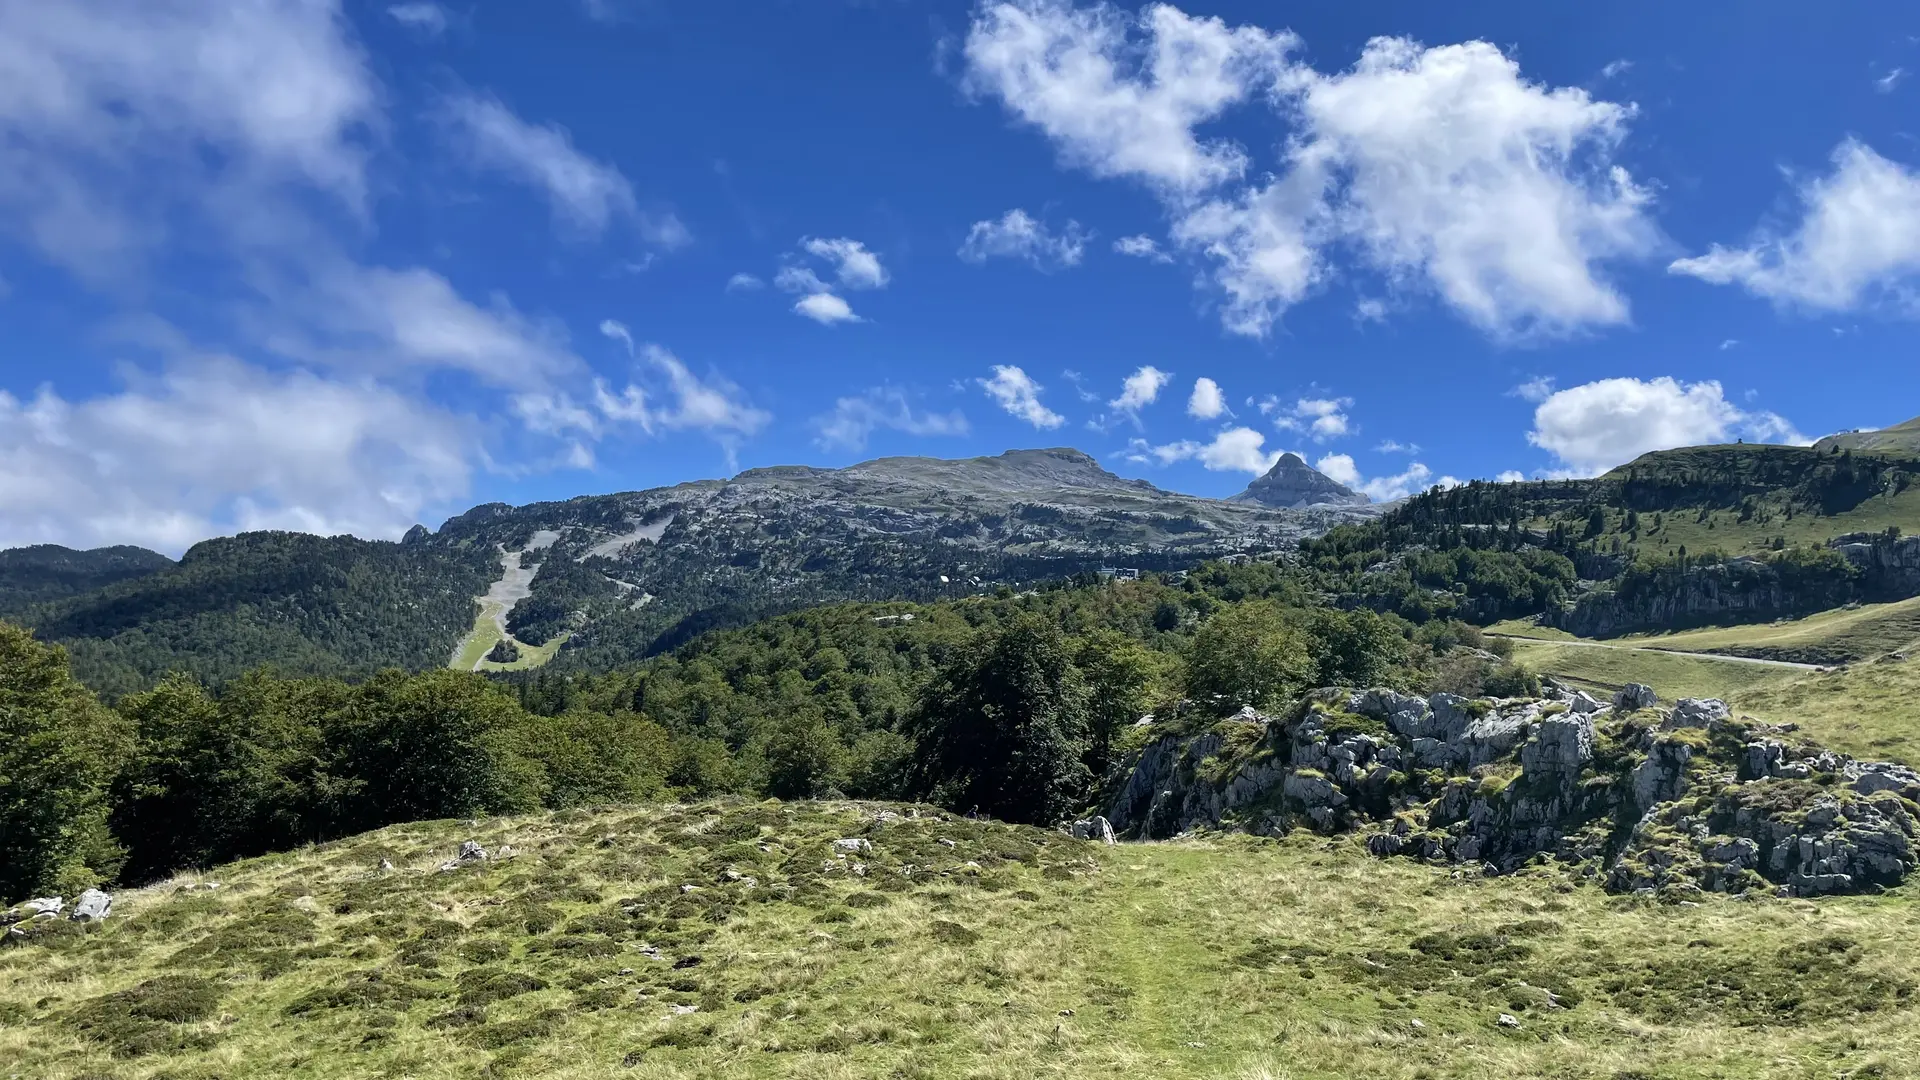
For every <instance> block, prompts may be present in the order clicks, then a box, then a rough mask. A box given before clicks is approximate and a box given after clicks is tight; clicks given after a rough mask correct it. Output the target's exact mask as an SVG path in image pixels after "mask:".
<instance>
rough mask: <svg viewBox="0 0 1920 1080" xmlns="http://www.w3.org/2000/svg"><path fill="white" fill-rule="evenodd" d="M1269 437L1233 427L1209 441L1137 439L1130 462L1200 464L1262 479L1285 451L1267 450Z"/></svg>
mask: <svg viewBox="0 0 1920 1080" xmlns="http://www.w3.org/2000/svg"><path fill="white" fill-rule="evenodd" d="M1266 441H1267V439H1266V436H1265V435H1262V434H1261V433H1260V432H1258V431H1255V430H1254V429H1252V428H1250V427H1232V428H1227V429H1226V430H1224V431H1221V432H1220V433H1219V434H1217V435H1215V436H1214V437H1213V439H1212V440H1211V441H1209V442H1196V441H1194V440H1192V439H1182V440H1180V441H1179V442H1171V443H1164V444H1162V445H1159V446H1155V445H1153V444H1151V443H1149V442H1147V440H1145V439H1134V440H1133V441H1132V442H1131V443H1129V444H1128V446H1127V452H1126V455H1125V456H1126V458H1127V460H1128V461H1132V462H1136V463H1138V464H1142V465H1148V464H1157V465H1172V464H1174V463H1175V462H1180V461H1198V462H1199V463H1200V464H1201V465H1202V466H1203V467H1205V468H1207V469H1208V470H1211V471H1213V472H1244V473H1252V474H1253V475H1255V476H1259V475H1261V474H1262V473H1265V472H1266V471H1267V470H1268V469H1271V468H1273V465H1274V463H1275V462H1277V461H1279V460H1280V455H1281V453H1282V451H1279V450H1268V449H1266Z"/></svg>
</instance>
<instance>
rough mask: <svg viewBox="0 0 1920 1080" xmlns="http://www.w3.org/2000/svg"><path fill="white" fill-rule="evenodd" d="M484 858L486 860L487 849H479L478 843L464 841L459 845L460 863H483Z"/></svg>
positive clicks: (475, 841)
mask: <svg viewBox="0 0 1920 1080" xmlns="http://www.w3.org/2000/svg"><path fill="white" fill-rule="evenodd" d="M486 858H487V849H486V848H483V847H481V846H480V842H479V841H477V840H466V841H462V842H461V844H460V861H461V862H485V861H486Z"/></svg>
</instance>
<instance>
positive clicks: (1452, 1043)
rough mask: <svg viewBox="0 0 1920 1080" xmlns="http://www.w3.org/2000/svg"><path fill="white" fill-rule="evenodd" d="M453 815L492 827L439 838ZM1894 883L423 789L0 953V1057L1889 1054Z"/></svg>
mask: <svg viewBox="0 0 1920 1080" xmlns="http://www.w3.org/2000/svg"><path fill="white" fill-rule="evenodd" d="M883 811H884V812H886V813H887V814H912V815H916V816H914V817H901V816H895V817H891V818H888V819H886V820H882V818H883ZM468 838H474V839H478V840H479V841H480V842H481V843H483V844H485V845H487V846H488V848H489V849H491V850H494V851H498V849H499V846H500V845H502V844H511V845H512V846H513V847H514V848H515V849H517V852H518V854H517V855H515V856H514V857H513V858H509V859H495V860H491V861H487V862H484V863H478V864H470V865H466V866H463V867H461V868H460V869H456V870H452V871H447V872H441V871H440V870H438V869H436V867H437V866H438V865H439V864H440V863H441V862H442V861H443V860H446V859H449V858H451V857H452V855H453V853H454V851H455V850H456V848H457V846H458V843H459V842H460V841H461V840H464V839H468ZM843 838H845V839H856V840H865V841H867V843H868V844H870V845H871V847H870V849H866V850H860V851H854V852H846V851H839V850H836V849H835V847H834V844H833V841H835V840H839V839H843ZM853 846H858V845H853ZM842 855H844V856H846V857H845V858H841V857H839V856H842ZM382 858H385V859H389V860H391V861H392V863H393V864H394V868H393V869H391V870H386V871H381V870H377V869H376V867H377V866H378V864H379V860H381V859H382ZM214 882H217V883H218V884H219V886H220V887H219V888H217V889H208V888H206V885H208V884H211V883H214ZM1917 899H1920V897H1916V895H1915V891H1914V887H1913V886H1908V887H1905V888H1902V889H1900V890H1895V891H1892V892H1889V893H1885V894H1882V895H1879V896H1872V897H1852V898H1845V899H1830V900H1822V901H1818V902H1814V901H1801V900H1776V899H1765V900H1760V901H1736V900H1732V899H1728V898H1724V897H1718V896H1709V897H1707V898H1705V899H1703V900H1702V902H1701V903H1700V904H1699V905H1697V906H1671V907H1670V906H1657V905H1654V904H1652V903H1651V902H1648V901H1643V900H1640V899H1636V898H1622V897H1614V896H1609V895H1607V894H1605V893H1603V892H1601V891H1600V890H1599V889H1598V888H1597V887H1595V886H1592V885H1576V884H1574V883H1573V882H1572V881H1571V880H1569V879H1567V878H1566V877H1565V876H1564V875H1563V874H1561V873H1560V872H1559V871H1558V870H1556V869H1552V868H1540V869H1537V870H1529V871H1525V872H1523V873H1521V874H1517V875H1512V876H1509V877H1504V878H1482V877H1479V876H1478V875H1470V874H1462V873H1457V872H1456V871H1455V870H1454V868H1452V867H1439V866H1428V865H1423V864H1419V863H1416V862H1413V861H1410V860H1376V859H1373V858H1371V857H1369V856H1367V855H1366V854H1364V851H1363V850H1362V848H1361V845H1360V843H1359V841H1358V840H1357V839H1354V838H1343V839H1337V840H1328V839H1325V838H1321V837H1315V836H1310V835H1305V834H1297V835H1296V836H1294V837H1292V838H1290V839H1287V840H1283V841H1273V840H1261V839H1254V838H1249V837H1240V836H1231V837H1220V838H1215V839H1194V840H1184V841H1175V842H1169V843H1158V844H1140V845H1122V846H1119V847H1112V848H1108V847H1100V846H1097V845H1093V844H1088V843H1083V842H1080V841H1075V840H1071V839H1068V838H1066V837H1064V836H1062V835H1060V834H1058V833H1050V832H1045V831H1041V830H1036V829H1029V828H1015V827H1009V826H1002V825H998V824H993V823H987V822H977V821H970V820H967V819H964V818H954V817H951V816H948V815H943V814H940V813H939V812H937V811H934V810H931V809H929V808H925V807H920V808H906V807H885V806H881V805H878V804H851V803H838V804H829V803H795V804H788V805H781V804H778V803H765V804H740V803H735V804H706V805H699V806H692V807H686V806H650V807H625V808H615V809H607V810H603V811H598V812H592V813H588V812H580V811H573V812H565V813H561V814H557V815H543V816H536V817H524V818H510V819H495V820H488V821H484V822H476V823H460V822H430V823H422V824H414V825H406V826H398V827H395V828H390V829H386V830H383V831H381V832H377V833H372V834H368V835H365V836H361V837H357V838H353V839H349V840H344V841H340V842H337V843H332V844H327V845H322V846H319V847H315V848H311V849H307V850H303V851H298V852H293V853H288V854H282V855H275V856H268V857H265V858H260V859H254V860H251V861H248V862H244V863H240V864H236V865H233V866H228V867H223V868H220V869H218V870H217V871H214V872H211V873H208V874H206V875H204V876H202V877H188V878H181V879H178V880H175V881H171V882H168V883H165V884H163V885H159V886H155V887H152V888H149V889H146V890H143V891H140V892H138V893H128V894H123V895H122V896H121V897H120V898H119V901H118V902H119V904H120V906H121V907H122V909H123V910H122V911H120V912H116V917H115V918H113V919H111V920H109V921H108V922H107V923H105V924H104V925H101V926H98V927H93V928H90V929H85V930H82V929H80V928H78V927H76V926H75V924H69V923H61V924H58V926H57V929H58V930H59V931H62V932H60V933H57V934H48V935H46V936H44V937H41V938H38V939H36V941H35V943H32V944H25V945H17V946H14V947H10V948H6V949H4V950H0V1076H9V1077H11V1076H19V1077H23V1078H24V1077H32V1078H35V1080H41V1078H46V1080H80V1078H83V1077H87V1078H92V1077H107V1076H111V1077H127V1078H131V1080H159V1078H161V1077H167V1078H170V1080H213V1078H216V1077H218V1078H222V1080H237V1078H245V1077H275V1078H285V1080H297V1078H314V1080H319V1078H328V1080H332V1078H346V1077H355V1078H359V1077H414V1078H422V1080H426V1078H436V1080H437V1078H452V1077H508V1076H527V1077H543V1078H549V1077H550V1078H567V1080H572V1078H587V1077H596V1078H597V1077H636V1078H650V1080H666V1078H694V1077H715V1078H718V1077H728V1078H733V1077H809V1078H815V1077H824V1078H854V1077H886V1078H921V1080H936V1078H956V1080H957V1078H980V1080H988V1078H991V1080H1014V1078H1022V1080H1024V1078H1029V1077H1109V1076H1155V1077H1171V1078H1181V1077H1193V1078H1200V1077H1206V1078H1217V1077H1226V1078H1236V1080H1271V1078H1279V1077H1289V1078H1293V1077H1298V1078H1307V1077H1381V1078H1387V1077H1391V1078H1404V1080H1415V1078H1439V1077H1475V1078H1484V1077H1495V1076H1499V1077H1509V1076H1511V1077H1535V1076H1542V1077H1544V1076H1552V1077H1566V1078H1580V1077H1595V1078H1611V1080H1617V1078H1620V1077H1626V1076H1646V1077H1654V1076H1657V1077H1672V1078H1682V1077H1795V1078H1799V1077H1829V1076H1830V1077H1870V1076H1883V1077H1891V1076H1897V1075H1910V1073H1907V1072H1905V1070H1908V1069H1910V1068H1911V1066H1912V1063H1913V1062H1914V1061H1916V1060H1920V982H1917V981H1916V980H1920V975H1916V972H1917V971H1920V936H1916V935H1914V934H1913V932H1912V928H1913V926H1914V920H1915V918H1916V916H1920V904H1916V900H1917ZM123 915H124V917H122V916H123ZM1502 1014H1505V1015H1507V1016H1509V1017H1511V1018H1513V1020H1514V1021H1515V1022H1516V1023H1517V1025H1518V1026H1517V1027H1510V1026H1502V1025H1501V1022H1500V1017H1501V1015H1502ZM1902 1062H1906V1063H1907V1064H1905V1065H1903V1064H1901V1063H1902Z"/></svg>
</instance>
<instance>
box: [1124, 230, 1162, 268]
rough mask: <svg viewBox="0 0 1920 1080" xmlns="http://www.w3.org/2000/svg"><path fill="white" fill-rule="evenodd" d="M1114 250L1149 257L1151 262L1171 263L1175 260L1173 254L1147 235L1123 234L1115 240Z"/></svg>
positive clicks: (1138, 257) (1139, 256) (1143, 257)
mask: <svg viewBox="0 0 1920 1080" xmlns="http://www.w3.org/2000/svg"><path fill="white" fill-rule="evenodd" d="M1113 250H1114V251H1115V252H1116V253H1118V254H1121V255H1129V256H1132V257H1133V258H1136V259H1147V260H1149V261H1151V262H1157V263H1170V262H1172V261H1173V256H1171V255H1169V254H1167V253H1166V252H1164V251H1161V250H1160V244H1159V242H1158V241H1156V240H1154V238H1153V237H1151V236H1146V235H1141V236H1123V237H1121V238H1120V239H1118V240H1115V241H1114V242H1113Z"/></svg>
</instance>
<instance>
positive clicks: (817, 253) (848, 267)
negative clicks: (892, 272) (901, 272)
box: [800, 237, 889, 289]
mask: <svg viewBox="0 0 1920 1080" xmlns="http://www.w3.org/2000/svg"><path fill="white" fill-rule="evenodd" d="M800 247H801V249H802V250H803V251H805V252H806V253H807V254H809V255H812V256H814V257H815V258H818V259H824V260H826V261H827V262H830V263H832V264H833V266H834V276H836V277H837V278H839V279H840V284H841V285H844V286H846V287H847V288H849V289H881V288H885V287H886V284H887V281H888V280H889V278H888V275H887V269H886V267H884V266H882V265H880V256H878V255H875V254H874V253H873V252H871V251H868V250H867V246H866V245H865V244H862V243H861V242H860V241H858V240H849V239H847V238H846V237H840V238H839V239H835V240H822V239H819V238H817V237H805V238H802V239H801V241H800Z"/></svg>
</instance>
